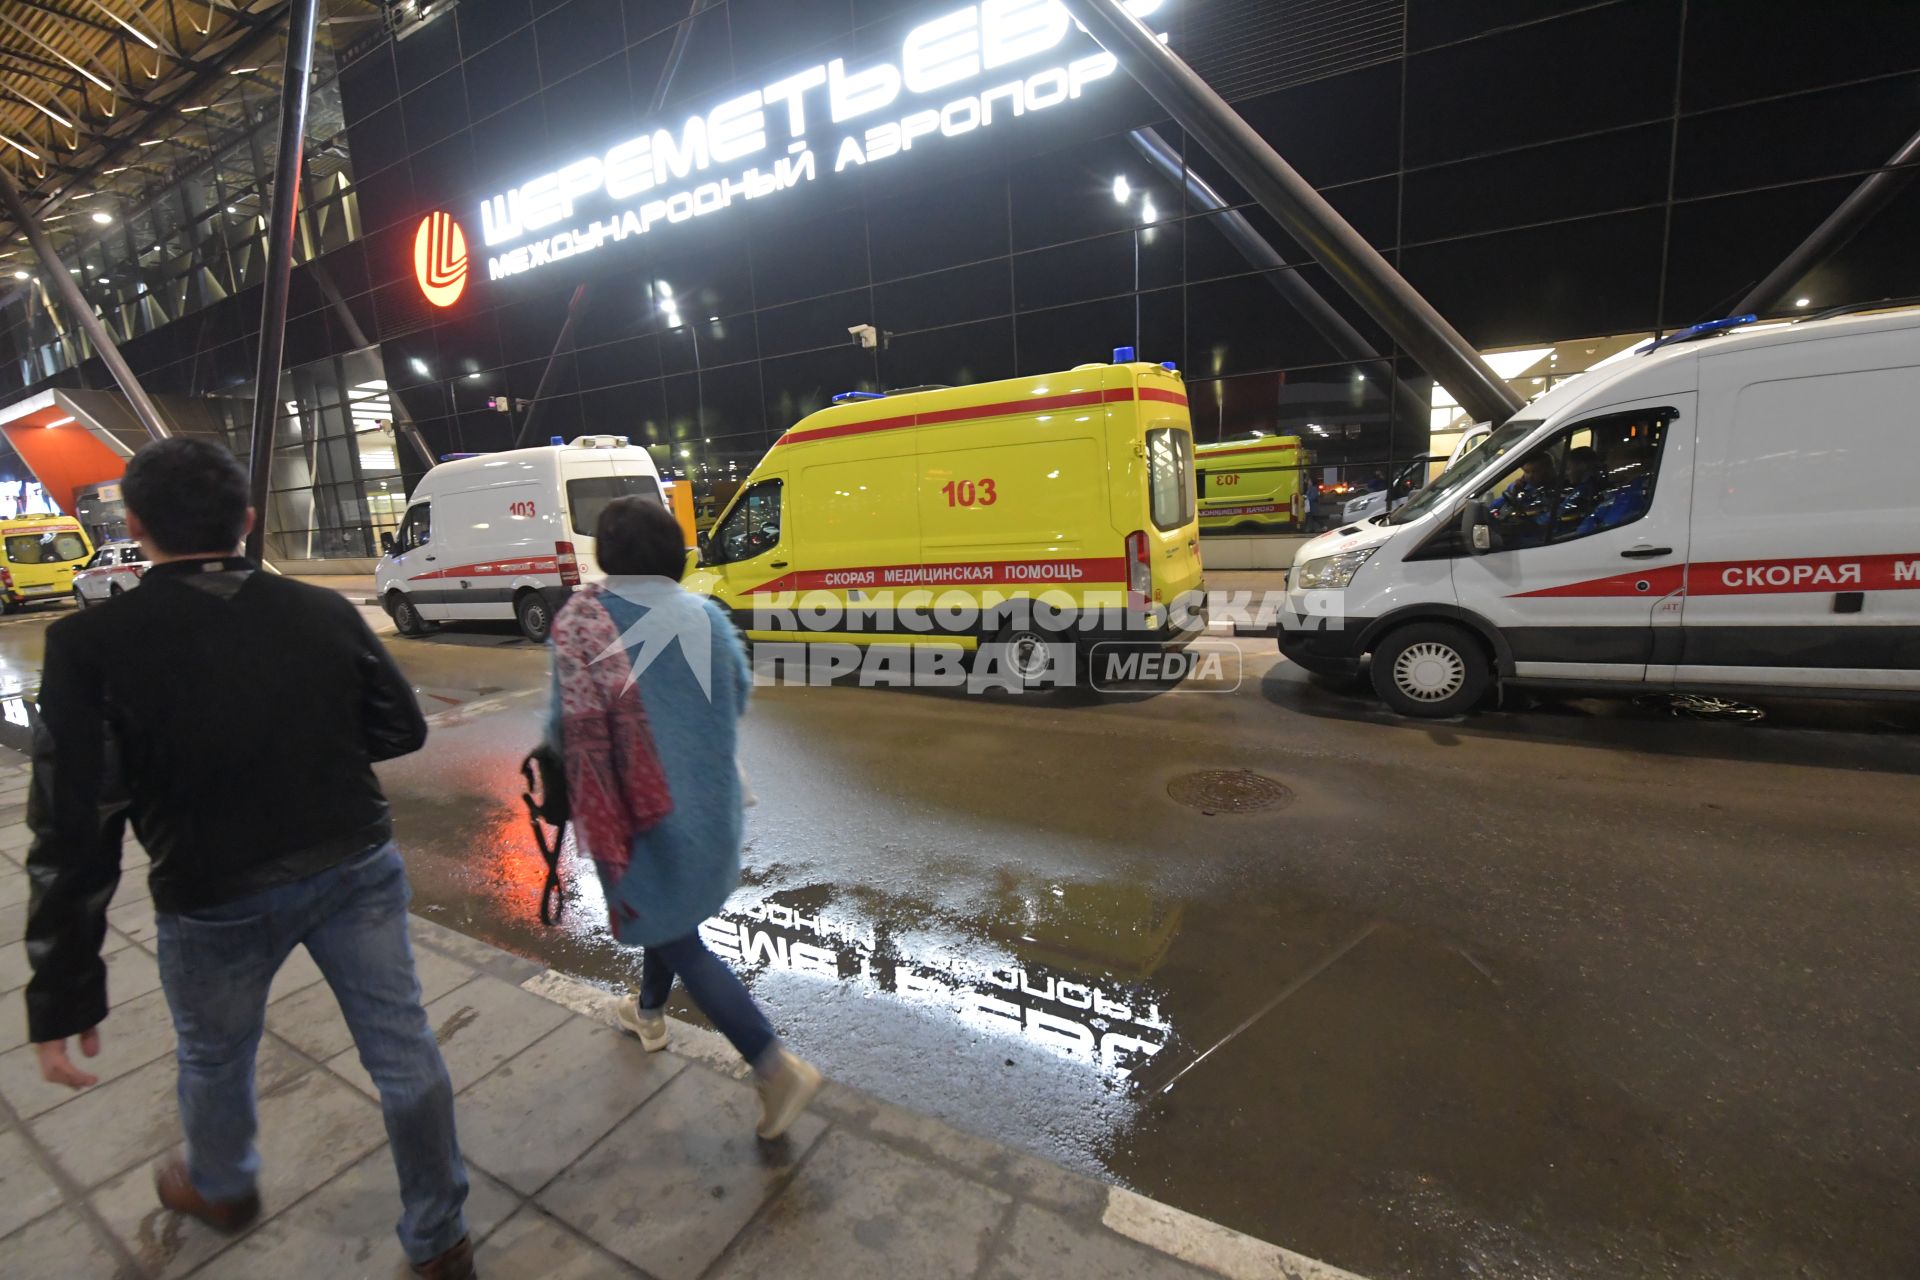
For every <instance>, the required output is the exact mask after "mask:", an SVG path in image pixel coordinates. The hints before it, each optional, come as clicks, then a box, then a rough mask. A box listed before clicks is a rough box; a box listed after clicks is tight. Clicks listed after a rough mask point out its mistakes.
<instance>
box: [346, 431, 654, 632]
mask: <svg viewBox="0 0 1920 1280" xmlns="http://www.w3.org/2000/svg"><path fill="white" fill-rule="evenodd" d="M634 494H638V495H641V496H643V497H648V498H652V499H654V500H655V501H660V502H664V501H665V498H664V497H663V496H662V493H661V489H660V474H659V472H658V470H657V469H656V468H655V467H654V464H653V459H652V458H651V457H650V456H649V455H648V453H647V451H646V450H645V449H641V448H637V447H635V446H633V445H630V444H629V443H628V442H627V437H625V436H582V437H580V438H579V439H577V440H575V441H574V442H573V443H571V444H552V445H543V446H541V447H539V448H535V449H510V450H507V451H505V452H503V453H483V454H476V455H473V456H471V457H463V458H454V459H450V460H448V461H446V462H442V463H441V464H440V465H439V466H437V467H435V468H434V469H433V470H431V471H429V472H427V474H426V475H424V476H422V477H421V478H420V484H419V486H418V487H417V488H415V489H414V491H413V496H412V498H410V499H409V500H408V502H407V514H406V516H405V517H404V518H403V519H402V520H401V522H400V531H399V532H398V533H397V534H395V535H394V536H393V540H392V545H391V546H389V547H388V548H387V550H386V554H385V555H383V556H381V557H380V563H379V565H378V567H377V568H376V570H375V573H374V586H375V594H376V595H377V596H378V597H379V600H380V603H381V605H382V606H383V607H384V608H385V609H386V611H387V613H388V615H389V616H391V617H392V618H393V621H394V625H395V626H396V627H397V628H399V631H400V634H401V635H404V636H413V635H419V634H421V633H422V632H423V631H425V630H426V629H427V627H428V625H429V624H431V623H435V622H454V621H461V620H478V619H494V620H500V621H508V620H511V621H515V622H518V623H519V624H520V630H521V633H522V634H524V635H525V636H526V637H527V638H528V639H529V640H534V641H542V642H544V641H545V640H546V638H547V632H548V631H549V629H550V628H551V627H552V626H553V615H554V613H555V612H556V611H557V610H558V609H559V608H560V606H561V605H562V604H564V603H565V602H566V599H567V596H568V595H569V594H571V592H572V591H573V589H574V588H575V587H577V586H579V585H580V583H581V581H582V579H583V578H584V579H586V580H588V581H591V580H593V579H594V578H596V577H598V576H599V566H598V564H597V562H596V561H595V560H594V555H593V529H594V524H595V522H597V521H598V520H599V518H600V512H601V511H602V510H604V509H605V508H606V505H607V504H608V503H609V502H611V501H613V500H614V499H615V498H624V497H627V496H629V495H634Z"/></svg>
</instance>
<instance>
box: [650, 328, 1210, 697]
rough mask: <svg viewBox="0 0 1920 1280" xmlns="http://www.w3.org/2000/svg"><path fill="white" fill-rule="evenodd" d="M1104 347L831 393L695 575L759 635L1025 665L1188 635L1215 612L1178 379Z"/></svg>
mask: <svg viewBox="0 0 1920 1280" xmlns="http://www.w3.org/2000/svg"><path fill="white" fill-rule="evenodd" d="M1115 355H1116V356H1117V357H1125V358H1126V362H1125V363H1114V364H1090V365H1081V366H1080V367H1078V368H1076V369H1073V370H1071V371H1069V372H1065V373H1055V374H1047V375H1044V376H1041V377H1028V378H1014V379H1010V380H1008V381H1005V382H991V383H983V384H978V385H974V386H967V387H930V388H914V389H910V390H906V391H897V392H892V393H888V394H885V395H877V394H873V393H855V394H854V395H852V396H842V397H837V398H836V399H837V402H836V403H835V404H833V405H832V406H830V407H829V408H826V409H822V410H820V411H819V412H818V413H815V414H812V415H810V416H809V417H806V418H803V419H802V420H801V421H799V422H798V423H796V424H794V425H793V426H792V427H790V428H789V429H788V430H787V431H786V433H785V434H784V435H782V436H781V437H780V439H779V440H778V441H776V442H775V443H774V445H773V447H772V448H771V449H769V450H768V451H767V454H766V456H765V457H764V458H762V459H761V460H760V462H759V464H758V465H757V466H755V467H754V469H753V473H752V474H751V475H750V476H749V477H748V478H747V481H746V483H744V484H743V485H741V486H740V490H739V492H738V493H736V494H735V495H734V496H733V500H732V501H731V502H730V503H729V504H728V506H727V509H726V511H725V512H724V513H723V514H722V515H721V517H720V519H719V521H718V522H717V523H716V524H715V525H714V528H713V530H712V531H711V533H709V534H708V535H707V536H706V537H705V538H704V539H703V540H702V544H701V553H700V562H699V566H698V567H697V568H695V569H693V570H691V571H690V572H689V573H688V575H687V577H686V586H687V587H688V589H689V590H692V591H694V592H696V593H698V594H701V595H706V596H709V597H711V598H713V599H714V600H716V601H718V602H719V603H720V604H721V605H722V606H724V607H725V608H727V609H728V611H729V612H730V613H731V614H732V616H733V618H734V621H735V623H736V625H738V626H739V627H740V628H741V630H742V631H743V632H745V633H746V635H747V638H748V639H750V640H754V641H804V642H809V643H813V642H822V641H830V642H841V643H845V642H851V643H854V644H860V645H873V644H906V645H914V646H923V645H931V646H957V647H958V648H961V649H965V650H971V651H979V650H981V649H983V648H984V649H986V650H987V651H989V652H990V653H993V654H994V655H996V657H997V660H998V661H999V663H1000V664H1001V665H1002V667H1003V668H1005V669H1006V670H1009V671H1011V672H1013V673H1014V674H1015V675H1016V676H1017V677H1018V678H1019V680H1020V681H1021V682H1023V683H1026V682H1030V678H1032V677H1035V676H1036V675H1037V674H1038V666H1037V665H1036V664H1043V663H1045V662H1046V661H1047V660H1048V659H1049V658H1050V657H1051V656H1054V655H1058V654H1059V653H1060V652H1061V651H1062V650H1066V651H1067V652H1068V653H1069V655H1070V656H1072V657H1076V658H1081V657H1084V656H1085V655H1086V653H1087V652H1088V651H1090V650H1091V649H1092V647H1093V646H1094V645H1096V644H1098V643H1100V642H1102V641H1108V642H1120V643H1124V644H1126V645H1129V646H1133V645H1152V646H1157V647H1177V646H1180V645H1184V644H1185V643H1186V642H1187V641H1188V640H1190V639H1192V638H1193V637H1194V636H1195V635H1197V634H1199V633H1200V632H1202V631H1204V630H1205V627H1206V618H1205V593H1206V586H1205V582H1204V581H1203V579H1202V575H1201V567H1200V542H1199V532H1200V531H1199V521H1198V513H1197V509H1196V505H1195V494H1194V480H1193V433H1192V428H1191V426H1190V425H1189V422H1188V418H1187V393H1186V387H1185V384H1184V382H1183V381H1182V379H1181V377H1180V375H1179V373H1178V372H1176V371H1175V370H1174V369H1173V368H1172V367H1171V366H1163V365H1155V364H1148V363H1144V362H1138V361H1133V360H1132V359H1131V353H1129V352H1126V351H1125V350H1124V349H1123V350H1121V351H1117V352H1115ZM1036 613H1045V615H1046V616H1045V618H1044V619H1043V621H1044V622H1045V624H1046V625H1044V626H1042V625H1041V624H1040V622H1039V621H1036V620H1035V619H1034V617H1033V615H1034V614H1036ZM1064 641H1071V642H1072V648H1071V649H1066V645H1065V644H1064V643H1063V642H1064ZM1056 670H1057V664H1056Z"/></svg>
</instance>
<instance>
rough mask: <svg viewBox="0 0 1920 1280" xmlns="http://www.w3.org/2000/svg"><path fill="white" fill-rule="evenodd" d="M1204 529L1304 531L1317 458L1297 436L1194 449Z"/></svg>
mask: <svg viewBox="0 0 1920 1280" xmlns="http://www.w3.org/2000/svg"><path fill="white" fill-rule="evenodd" d="M1193 453H1194V459H1193V465H1194V468H1195V469H1196V470H1197V471H1198V472H1199V485H1200V531H1201V532H1202V533H1265V532H1270V531H1272V530H1276V529H1304V528H1306V525H1307V512H1308V509H1309V507H1310V505H1311V499H1310V498H1309V497H1308V490H1307V483H1306V469H1307V467H1308V466H1310V465H1311V464H1312V461H1313V459H1312V458H1311V457H1310V456H1308V454H1307V451H1306V450H1304V449H1302V448H1301V447H1300V438H1299V437H1298V436H1266V437H1264V438H1259V439H1253V440H1220V441H1216V442H1215V443H1212V444H1203V445H1198V446H1196V447H1195V448H1194V451H1193Z"/></svg>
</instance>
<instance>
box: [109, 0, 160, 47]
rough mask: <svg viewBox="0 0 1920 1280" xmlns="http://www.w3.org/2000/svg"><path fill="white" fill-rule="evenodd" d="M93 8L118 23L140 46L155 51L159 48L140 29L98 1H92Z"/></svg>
mask: <svg viewBox="0 0 1920 1280" xmlns="http://www.w3.org/2000/svg"><path fill="white" fill-rule="evenodd" d="M93 7H94V8H96V9H98V10H99V11H100V12H102V13H104V14H106V15H107V16H108V17H109V18H112V19H113V20H114V21H115V22H117V23H119V24H120V25H121V26H123V27H125V28H126V29H127V31H128V33H129V34H131V35H132V36H133V38H134V39H135V40H138V41H139V42H140V43H141V44H143V45H145V46H147V48H149V49H153V50H156V51H157V50H158V49H159V48H160V46H159V45H157V44H155V43H154V41H153V38H152V37H151V36H149V35H148V34H147V33H146V32H144V31H142V30H140V28H138V27H136V26H134V25H133V24H132V23H131V22H128V21H127V20H126V19H125V18H123V17H121V16H120V15H119V14H117V13H115V12H114V11H113V10H111V9H109V8H107V6H105V5H103V4H101V3H100V0H93Z"/></svg>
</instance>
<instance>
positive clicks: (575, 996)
mask: <svg viewBox="0 0 1920 1280" xmlns="http://www.w3.org/2000/svg"><path fill="white" fill-rule="evenodd" d="M520 987H521V989H522V990H523V991H527V992H529V993H531V994H533V995H536V996H539V997H541V998H542V999H544V1000H551V1001H553V1003H555V1004H557V1005H560V1006H561V1007H563V1008H566V1009H570V1010H572V1011H573V1012H574V1013H577V1014H580V1015H581V1016H582V1017H587V1018H592V1019H594V1020H595V1021H598V1022H604V1023H607V1024H608V1025H617V1024H616V1023H615V1021H614V1018H613V993H612V992H611V991H609V990H608V989H606V988H604V987H599V986H595V985H594V984H593V983H591V982H587V981H585V980H584V979H581V978H575V977H573V976H571V975H569V974H565V973H561V972H559V971H558V970H556V969H543V970H541V971H540V972H539V973H536V974H534V975H533V976H532V977H531V978H528V979H527V980H526V981H525V982H522V983H521V984H520ZM669 1017H670V1018H671V1015H669ZM671 1020H672V1022H673V1049H674V1052H676V1053H679V1054H681V1055H682V1056H684V1057H687V1058H691V1059H693V1060H694V1061H696V1062H700V1063H704V1064H705V1065H707V1066H709V1067H713V1068H715V1069H717V1070H719V1071H721V1072H723V1073H725V1074H727V1075H730V1076H733V1077H735V1078H736V1079H740V1078H744V1077H745V1076H746V1075H747V1074H748V1068H747V1065H746V1064H745V1063H743V1062H741V1061H740V1057H739V1055H738V1054H736V1053H735V1052H734V1051H733V1046H732V1045H730V1044H728V1043H727V1041H726V1038H725V1037H723V1036H721V1035H720V1034H719V1033H718V1032H716V1031H710V1030H708V1029H707V1028H705V1027H698V1026H695V1025H694V1024H692V1023H690V1022H687V1021H685V1020H684V1019H681V1018H672V1019H671ZM1106 1190H1107V1204H1106V1210H1105V1212H1103V1213H1102V1214H1101V1218H1100V1221H1101V1223H1102V1225H1104V1226H1105V1227H1106V1228H1107V1229H1108V1230H1109V1231H1112V1232H1113V1233H1114V1234H1116V1235H1120V1236H1125V1237H1126V1238H1127V1239H1129V1240H1131V1241H1133V1242H1134V1243H1135V1244H1139V1245H1142V1246H1144V1247H1146V1248H1148V1249H1151V1250H1153V1251H1154V1252H1155V1253H1159V1254H1161V1255H1163V1256H1165V1257H1168V1258H1172V1259H1174V1260H1175V1261H1178V1262H1184V1263H1186V1264H1187V1265H1189V1266H1193V1267H1199V1268H1200V1269H1202V1270H1204V1271H1211V1272H1212V1273H1213V1274H1215V1275H1217V1276H1221V1277H1224V1280H1365V1277H1363V1276H1360V1275H1358V1274H1356V1273H1354V1272H1351V1271H1345V1270H1342V1269H1341V1268H1339V1267H1336V1266H1334V1265H1332V1264H1331V1263H1326V1262H1321V1261H1319V1260H1317V1259H1314V1258H1309V1257H1307V1256H1306V1255H1305V1254H1300V1253H1295V1252H1294V1251H1293V1250H1291V1249H1284V1248H1281V1247H1280V1246H1279V1245H1277V1244H1269V1243H1268V1242H1266V1241H1265V1240H1261V1239H1258V1238H1257V1237H1254V1236H1250V1235H1246V1234H1244V1233H1242V1232H1239V1231H1235V1230H1234V1229H1233V1228H1231V1227H1226V1226H1222V1225H1221V1224H1219V1223H1217V1222H1210V1221H1208V1220H1207V1219H1205V1218H1202V1217H1200V1216H1198V1215H1197V1214H1191V1213H1188V1212H1187V1211H1186V1210H1184V1209H1176V1208H1174V1207H1173V1206H1172V1205H1170V1204H1163V1203H1161V1202H1160V1201H1158V1200H1153V1199H1149V1198H1148V1197H1146V1196H1143V1195H1140V1194H1138V1193H1137V1192H1133V1191H1128V1190H1127V1189H1126V1188H1124V1187H1117V1186H1114V1185H1112V1184H1111V1183H1109V1184H1107V1187H1106Z"/></svg>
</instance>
